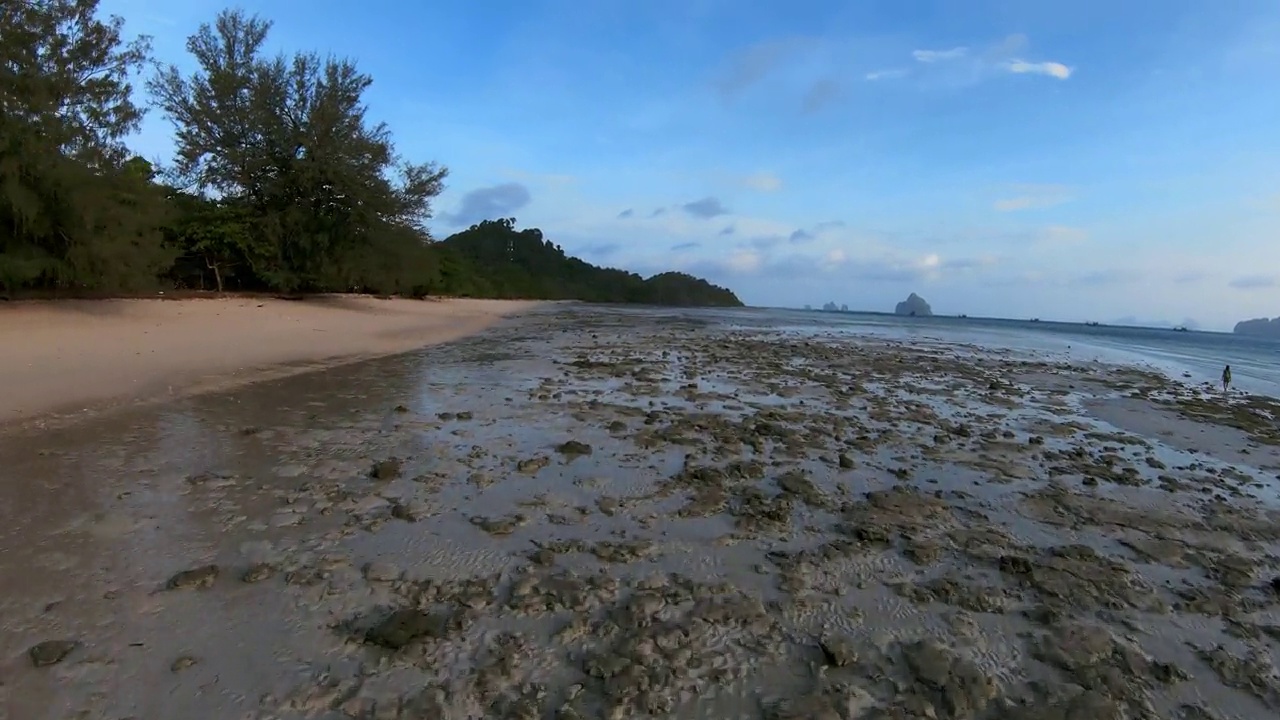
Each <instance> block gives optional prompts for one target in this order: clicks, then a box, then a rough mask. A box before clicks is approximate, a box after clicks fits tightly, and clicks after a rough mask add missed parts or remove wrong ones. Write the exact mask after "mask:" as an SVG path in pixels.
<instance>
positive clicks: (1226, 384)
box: [1222, 365, 1231, 395]
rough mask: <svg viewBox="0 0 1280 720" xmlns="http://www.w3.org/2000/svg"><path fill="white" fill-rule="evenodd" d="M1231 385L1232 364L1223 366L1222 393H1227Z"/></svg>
mask: <svg viewBox="0 0 1280 720" xmlns="http://www.w3.org/2000/svg"><path fill="white" fill-rule="evenodd" d="M1230 387H1231V366H1230V365H1228V366H1226V367H1224V368H1222V394H1223V395H1226V394H1227V389H1228V388H1230Z"/></svg>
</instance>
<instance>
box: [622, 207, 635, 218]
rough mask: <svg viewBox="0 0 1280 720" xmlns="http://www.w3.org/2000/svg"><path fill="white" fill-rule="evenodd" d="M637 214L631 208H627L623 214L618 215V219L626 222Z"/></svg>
mask: <svg viewBox="0 0 1280 720" xmlns="http://www.w3.org/2000/svg"><path fill="white" fill-rule="evenodd" d="M635 214H636V211H635V210H632V209H631V208H627V209H626V210H623V211H622V212H620V213H618V219H619V220H626V219H627V218H629V217H632V216H634V215H635Z"/></svg>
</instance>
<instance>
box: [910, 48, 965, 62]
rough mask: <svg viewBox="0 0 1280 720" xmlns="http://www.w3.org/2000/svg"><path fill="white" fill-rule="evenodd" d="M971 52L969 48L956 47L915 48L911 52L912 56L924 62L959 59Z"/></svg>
mask: <svg viewBox="0 0 1280 720" xmlns="http://www.w3.org/2000/svg"><path fill="white" fill-rule="evenodd" d="M968 54H969V48H966V47H955V48H951V49H950V50H915V51H913V52H912V53H911V57H913V58H915V59H916V61H918V62H922V63H934V62H943V61H946V60H959V59H960V58H962V57H964V56H965V55H968Z"/></svg>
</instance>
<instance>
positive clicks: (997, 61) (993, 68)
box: [864, 34, 1075, 82]
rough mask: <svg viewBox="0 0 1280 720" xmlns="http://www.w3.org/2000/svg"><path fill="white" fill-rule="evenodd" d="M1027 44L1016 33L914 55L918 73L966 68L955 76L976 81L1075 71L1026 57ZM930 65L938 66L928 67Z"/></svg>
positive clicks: (879, 75) (876, 75)
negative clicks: (975, 45)
mask: <svg viewBox="0 0 1280 720" xmlns="http://www.w3.org/2000/svg"><path fill="white" fill-rule="evenodd" d="M1027 47H1028V41H1027V38H1026V36H1025V35H1019V34H1015V35H1009V36H1008V37H1006V38H1004V39H1002V40H1001V41H999V42H997V43H993V44H991V45H989V46H987V47H986V48H984V49H982V50H981V51H978V52H974V51H971V50H970V48H968V47H965V46H960V47H953V48H949V49H942V50H927V49H926V50H913V51H912V53H911V57H912V58H914V59H915V61H916V66H917V67H918V68H919V71H918V72H919V73H929V72H932V73H944V72H945V73H953V74H954V73H956V72H957V69H963V70H966V71H967V72H964V73H960V74H958V75H956V77H963V78H965V80H964V82H975V81H976V80H978V79H981V78H983V77H990V76H992V75H997V74H1006V75H1042V76H1045V77H1051V78H1056V79H1058V80H1066V79H1067V78H1070V77H1071V75H1072V74H1073V73H1074V72H1075V70H1074V69H1073V68H1071V67H1070V66H1068V65H1066V64H1064V63H1061V62H1057V61H1053V60H1026V59H1024V58H1025V57H1026V56H1025V54H1024V53H1025V51H1026V50H1027ZM930 67H932V68H935V69H933V70H929V69H928V68H930ZM906 74H907V71H906V70H901V69H891V70H876V71H872V72H869V73H867V74H866V75H865V76H864V78H865V79H867V80H870V81H875V80H887V79H891V78H898V77H903V76H904V75H906Z"/></svg>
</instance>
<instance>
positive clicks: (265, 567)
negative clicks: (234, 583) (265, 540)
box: [240, 563, 276, 583]
mask: <svg viewBox="0 0 1280 720" xmlns="http://www.w3.org/2000/svg"><path fill="white" fill-rule="evenodd" d="M275 574H276V569H275V568H274V567H272V566H271V565H270V564H268V563H258V564H257V565H254V566H253V567H251V568H249V569H248V570H245V571H244V575H241V576H240V580H241V582H246V583H256V582H261V581H263V580H266V579H267V578H269V577H271V576H272V575H275Z"/></svg>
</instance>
